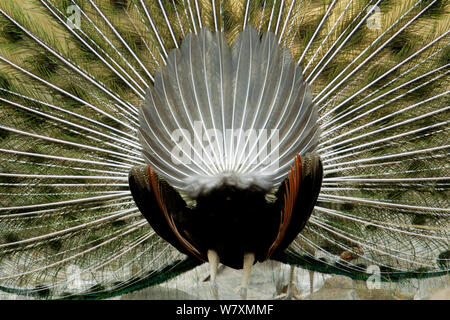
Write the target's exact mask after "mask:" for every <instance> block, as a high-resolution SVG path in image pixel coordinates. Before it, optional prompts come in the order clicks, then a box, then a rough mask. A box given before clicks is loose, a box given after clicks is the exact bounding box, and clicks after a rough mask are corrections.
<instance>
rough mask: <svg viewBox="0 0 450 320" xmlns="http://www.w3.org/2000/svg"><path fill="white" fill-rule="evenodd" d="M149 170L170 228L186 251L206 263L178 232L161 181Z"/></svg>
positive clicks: (159, 203)
mask: <svg viewBox="0 0 450 320" xmlns="http://www.w3.org/2000/svg"><path fill="white" fill-rule="evenodd" d="M147 170H148V178H149V180H150V184H151V186H152V190H153V193H154V194H155V197H156V201H157V202H158V205H159V207H160V209H161V211H162V212H163V214H164V217H165V218H166V220H167V223H168V225H169V227H170V228H171V229H172V231H173V233H174V234H175V236H176V237H177V238H178V240H179V241H180V243H181V245H182V246H183V247H184V248H186V250H188V251H189V252H190V253H192V254H193V255H194V256H195V257H196V258H198V259H200V260H202V261H206V259H205V257H204V256H203V255H202V254H201V253H200V252H199V251H198V250H197V249H196V248H195V247H194V246H193V245H192V244H191V243H190V242H189V241H187V240H186V239H185V238H184V237H183V236H182V235H181V233H180V232H179V231H178V228H177V226H176V224H175V221H173V217H172V216H171V215H170V214H169V212H168V210H167V207H166V205H165V202H164V197H163V194H162V192H161V188H160V183H159V179H158V177H157V175H156V172H155V171H153V170H152V168H151V167H150V166H148V167H147Z"/></svg>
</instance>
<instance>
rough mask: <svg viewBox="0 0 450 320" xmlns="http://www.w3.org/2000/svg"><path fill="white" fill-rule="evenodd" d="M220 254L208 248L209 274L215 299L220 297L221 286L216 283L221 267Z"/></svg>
mask: <svg viewBox="0 0 450 320" xmlns="http://www.w3.org/2000/svg"><path fill="white" fill-rule="evenodd" d="M219 261H220V259H219V255H218V254H217V252H215V251H214V250H208V262H209V274H210V276H211V279H210V289H211V294H212V296H213V297H214V299H216V300H217V299H219V288H218V286H217V283H216V275H217V268H218V267H219Z"/></svg>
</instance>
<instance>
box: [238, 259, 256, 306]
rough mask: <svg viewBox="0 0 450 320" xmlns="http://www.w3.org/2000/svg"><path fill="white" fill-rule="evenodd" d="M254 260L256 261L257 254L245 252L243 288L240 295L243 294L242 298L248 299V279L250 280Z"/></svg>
mask: <svg viewBox="0 0 450 320" xmlns="http://www.w3.org/2000/svg"><path fill="white" fill-rule="evenodd" d="M254 262H255V254H254V253H246V254H244V265H243V275H242V282H241V288H240V290H239V295H240V296H241V298H242V300H246V299H247V288H248V281H249V280H250V274H251V273H252V266H253V263H254Z"/></svg>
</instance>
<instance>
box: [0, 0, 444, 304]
mask: <svg viewBox="0 0 450 320" xmlns="http://www.w3.org/2000/svg"><path fill="white" fill-rule="evenodd" d="M449 7H450V5H449V4H448V3H447V2H446V1H442V0H405V1H392V0H300V1H294V0H227V1H215V0H84V1H80V0H26V1H13V0H1V1H0V107H1V109H0V119H1V121H0V156H1V163H2V165H1V170H0V290H2V291H5V292H8V293H14V294H19V295H25V296H32V297H36V298H42V299H104V298H109V297H114V296H118V295H123V294H125V293H129V292H132V291H136V290H139V289H142V288H146V287H150V286H156V285H158V284H162V283H166V282H167V281H174V280H176V279H177V277H179V276H180V275H182V274H184V273H186V272H188V271H190V270H193V269H194V268H196V267H198V266H200V265H202V264H204V263H208V264H209V271H210V272H209V273H210V275H209V281H210V288H211V294H212V297H214V298H219V297H220V286H219V285H218V283H217V280H216V279H217V277H220V274H218V269H219V266H220V265H221V264H222V265H225V266H228V267H231V268H234V269H239V270H240V269H242V270H243V271H242V283H241V286H240V287H239V294H240V296H241V297H242V298H243V299H245V298H246V297H247V289H248V287H249V279H250V277H251V271H252V266H253V265H254V264H256V263H264V262H265V261H268V260H272V261H279V262H282V263H284V264H288V265H290V266H291V268H292V270H293V268H296V267H299V268H302V269H307V270H310V271H311V272H316V271H317V272H322V273H326V274H340V275H345V276H348V277H351V278H353V279H361V280H365V279H368V278H369V277H370V276H371V275H372V273H371V272H370V271H371V270H373V267H374V266H376V268H378V270H379V274H380V277H381V280H383V281H394V282H395V281H403V280H405V279H411V278H412V279H422V278H428V277H439V276H443V275H447V274H448V273H449V265H450V247H449V240H450V224H449V222H450V215H449V213H450V202H449V183H450V175H449V161H448V159H449V147H450V144H449V138H448V137H449V121H450V117H449V114H450V110H449V108H450V104H449V102H450V100H449V97H450V96H449V93H450V91H449V88H450V87H449V83H450V82H449V74H448V73H449V72H450V69H449V66H450V47H449V44H450V42H449V41H450V34H449V32H450V19H449V17H450V16H449ZM74 275H77V276H80V275H81V276H82V278H83V281H82V284H80V285H77V286H73V285H72V284H73V280H74V278H73V277H74ZM291 275H292V272H291ZM290 281H291V282H292V277H291V279H290ZM289 288H290V290H291V288H292V285H290V286H289ZM292 295H293V294H292V290H291V291H290V292H289V293H288V295H287V297H288V298H289V297H292Z"/></svg>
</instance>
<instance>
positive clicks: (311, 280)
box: [309, 270, 314, 297]
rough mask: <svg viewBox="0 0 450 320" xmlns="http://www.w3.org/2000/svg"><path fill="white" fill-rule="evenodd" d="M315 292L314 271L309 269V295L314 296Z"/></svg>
mask: <svg viewBox="0 0 450 320" xmlns="http://www.w3.org/2000/svg"><path fill="white" fill-rule="evenodd" d="M313 293H314V271H312V270H310V271H309V296H310V297H312V295H313Z"/></svg>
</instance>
